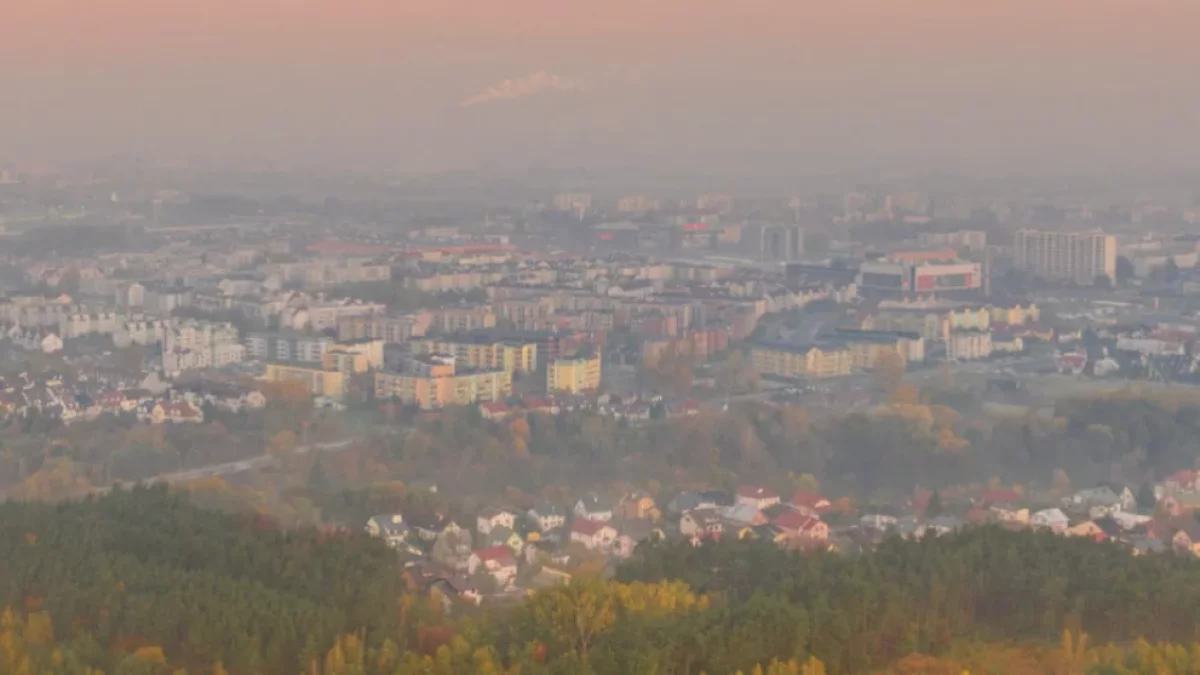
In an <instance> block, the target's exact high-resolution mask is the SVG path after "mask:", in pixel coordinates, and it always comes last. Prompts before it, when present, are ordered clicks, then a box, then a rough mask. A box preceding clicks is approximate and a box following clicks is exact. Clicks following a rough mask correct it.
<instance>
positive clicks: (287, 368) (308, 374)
mask: <svg viewBox="0 0 1200 675" xmlns="http://www.w3.org/2000/svg"><path fill="white" fill-rule="evenodd" d="M263 379H264V380H266V381H267V382H298V383H300V384H302V385H304V387H305V388H306V389H307V390H308V392H309V393H310V394H312V395H313V396H328V397H330V398H341V397H343V396H345V395H346V389H347V383H348V382H349V379H350V375H349V374H347V373H344V372H342V371H339V370H326V369H325V368H324V367H322V365H321V364H311V365H310V364H303V363H268V364H267V372H266V375H265V376H264V377H263Z"/></svg>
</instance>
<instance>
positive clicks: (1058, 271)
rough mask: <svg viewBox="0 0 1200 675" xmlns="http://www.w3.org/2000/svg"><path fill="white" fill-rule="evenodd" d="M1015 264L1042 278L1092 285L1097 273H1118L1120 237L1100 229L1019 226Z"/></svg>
mask: <svg viewBox="0 0 1200 675" xmlns="http://www.w3.org/2000/svg"><path fill="white" fill-rule="evenodd" d="M1013 266H1014V267H1015V268H1016V269H1017V270H1018V271H1021V272H1025V273H1027V274H1032V275H1034V276H1037V277H1041V278H1043V279H1053V280H1062V281H1073V282H1075V283H1077V284H1080V285H1084V286H1090V285H1091V284H1092V283H1094V282H1095V280H1096V277H1098V276H1100V275H1102V274H1103V275H1105V276H1107V277H1108V278H1109V280H1110V281H1113V280H1116V275H1117V238H1116V237H1114V236H1112V235H1111V234H1104V233H1103V232H1100V231H1089V232H1048V231H1042V230H1029V229H1022V230H1017V233H1016V238H1015V241H1014V244H1013Z"/></svg>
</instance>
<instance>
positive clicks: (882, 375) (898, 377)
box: [872, 349, 908, 395]
mask: <svg viewBox="0 0 1200 675" xmlns="http://www.w3.org/2000/svg"><path fill="white" fill-rule="evenodd" d="M907 368H908V366H907V364H906V363H905V361H904V357H903V356H901V355H900V352H898V351H896V350H895V349H881V350H879V355H878V356H876V357H875V363H874V364H873V365H872V370H873V372H874V374H875V386H876V387H877V388H878V389H879V391H881V392H883V393H884V394H888V395H891V394H892V392H894V391H896V387H899V386H900V383H901V382H902V381H904V373H905V371H906V370H907Z"/></svg>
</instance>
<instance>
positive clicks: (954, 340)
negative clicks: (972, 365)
mask: <svg viewBox="0 0 1200 675" xmlns="http://www.w3.org/2000/svg"><path fill="white" fill-rule="evenodd" d="M991 355H992V334H991V333H989V332H987V331H972V330H965V331H958V332H954V333H951V334H950V336H949V337H948V338H946V358H947V359H948V360H950V361H975V360H978V359H986V358H987V357H989V356H991Z"/></svg>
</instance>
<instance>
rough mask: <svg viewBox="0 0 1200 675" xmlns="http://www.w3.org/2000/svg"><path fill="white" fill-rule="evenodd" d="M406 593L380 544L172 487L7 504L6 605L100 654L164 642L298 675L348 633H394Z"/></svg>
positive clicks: (0, 531) (0, 558) (2, 520)
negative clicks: (275, 519)
mask: <svg viewBox="0 0 1200 675" xmlns="http://www.w3.org/2000/svg"><path fill="white" fill-rule="evenodd" d="M401 587H402V584H401V579H400V570H399V567H398V565H397V563H396V562H395V558H394V556H393V554H392V553H391V552H390V551H388V550H387V549H386V548H385V547H384V546H383V545H381V544H380V543H379V542H377V541H374V540H371V539H370V538H368V537H365V536H363V535H345V536H340V535H339V536H333V537H330V536H327V535H322V534H320V533H318V532H317V531H316V530H301V531H295V532H284V531H281V530H279V529H278V528H276V527H275V526H274V525H273V523H271V522H269V521H267V520H265V519H261V518H257V517H252V516H230V515H223V514H219V513H216V512H208V511H202V510H200V509H198V508H195V507H193V506H190V505H189V504H187V503H186V502H185V501H184V500H182V499H181V498H178V497H176V496H174V495H171V494H168V493H167V492H166V491H165V490H163V489H157V488H156V489H135V490H133V491H131V492H118V493H116V494H113V495H111V496H108V497H105V498H103V499H89V500H85V501H82V502H79V503H73V504H65V505H61V506H59V507H56V508H52V507H48V506H41V505H32V504H20V503H13V502H8V503H5V504H3V505H2V506H0V606H7V607H11V608H26V609H31V610H37V611H40V612H46V613H47V614H48V615H49V616H50V617H52V618H53V620H54V625H53V628H54V631H55V633H56V634H57V635H59V636H72V637H80V638H83V637H86V640H87V641H88V642H94V643H95V644H97V645H101V646H102V647H103V648H102V649H100V650H99V651H100V653H104V652H105V650H106V649H108V648H112V647H115V648H116V651H117V652H118V653H120V652H124V651H132V650H133V649H136V648H138V647H142V646H151V645H152V646H156V647H160V648H162V649H163V650H165V652H166V654H167V655H168V656H169V657H170V658H171V660H172V662H178V663H182V664H187V665H192V666H195V665H197V664H203V665H204V667H205V668H210V667H211V665H212V664H214V663H218V662H221V663H224V664H225V665H226V666H227V667H228V668H230V669H234V670H241V671H244V672H271V673H284V672H290V673H294V672H299V671H300V670H301V669H302V666H301V664H304V663H307V662H308V661H309V660H311V659H312V658H319V657H320V656H322V655H323V654H324V652H325V650H326V649H328V648H329V645H331V644H332V643H333V642H334V640H335V639H336V638H337V636H339V635H342V634H345V633H354V632H361V631H365V632H367V633H369V634H375V633H379V634H386V635H391V634H394V633H395V632H396V631H397V630H398V625H397V621H398V615H397V606H398V604H397V602H398V599H399V597H400V593H401ZM128 648H132V649H128ZM85 651H89V652H90V651H94V650H85ZM90 665H91V666H93V667H97V668H101V669H105V665H106V663H105V660H104V659H100V662H99V663H92V664H90ZM107 665H111V663H110V664H107Z"/></svg>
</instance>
